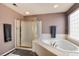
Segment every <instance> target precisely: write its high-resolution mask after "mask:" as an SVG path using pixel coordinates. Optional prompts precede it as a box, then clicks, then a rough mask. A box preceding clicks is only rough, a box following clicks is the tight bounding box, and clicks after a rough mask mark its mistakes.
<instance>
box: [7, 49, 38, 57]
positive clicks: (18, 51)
mask: <svg viewBox="0 0 79 59" xmlns="http://www.w3.org/2000/svg"><path fill="white" fill-rule="evenodd" d="M6 56H37V54H36V53H34V52H32V51H30V50H23V49H15V50H14V51H13V52H11V53H9V54H8V55H6Z"/></svg>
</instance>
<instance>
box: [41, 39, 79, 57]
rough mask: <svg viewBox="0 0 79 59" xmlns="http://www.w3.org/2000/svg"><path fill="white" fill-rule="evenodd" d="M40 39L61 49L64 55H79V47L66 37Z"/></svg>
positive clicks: (50, 45)
mask: <svg viewBox="0 0 79 59" xmlns="http://www.w3.org/2000/svg"><path fill="white" fill-rule="evenodd" d="M40 41H41V42H42V43H44V44H46V45H47V46H49V47H51V48H54V49H56V50H58V51H60V52H61V53H63V54H62V55H63V56H79V47H78V46H77V45H75V44H73V43H72V42H70V41H68V40H66V39H41V40H40Z"/></svg>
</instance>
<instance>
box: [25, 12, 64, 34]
mask: <svg viewBox="0 0 79 59" xmlns="http://www.w3.org/2000/svg"><path fill="white" fill-rule="evenodd" d="M35 17H36V18H35ZM28 19H29V20H31V19H32V20H33V19H39V20H41V21H42V33H50V26H51V25H56V26H57V34H64V33H65V15H64V14H61V13H60V14H44V15H36V16H27V17H25V20H28Z"/></svg>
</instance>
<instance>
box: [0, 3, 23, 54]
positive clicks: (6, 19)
mask: <svg viewBox="0 0 79 59" xmlns="http://www.w3.org/2000/svg"><path fill="white" fill-rule="evenodd" d="M17 18H19V19H20V18H22V16H21V15H20V14H17V13H16V12H15V11H13V10H11V9H10V8H8V7H6V6H4V5H2V4H0V55H2V54H3V53H5V52H7V51H9V50H11V49H13V48H14V47H15V19H17ZM5 23H7V24H11V25H12V41H10V42H6V43H5V42H4V34H3V24H5Z"/></svg>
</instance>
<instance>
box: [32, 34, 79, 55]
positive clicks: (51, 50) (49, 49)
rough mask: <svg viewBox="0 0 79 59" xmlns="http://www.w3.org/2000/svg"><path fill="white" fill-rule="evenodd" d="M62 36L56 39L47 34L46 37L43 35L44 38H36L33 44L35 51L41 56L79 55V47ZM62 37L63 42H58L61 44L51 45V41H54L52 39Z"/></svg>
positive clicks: (59, 38)
mask: <svg viewBox="0 0 79 59" xmlns="http://www.w3.org/2000/svg"><path fill="white" fill-rule="evenodd" d="M60 36H61V35H60ZM60 36H58V37H57V38H55V39H50V38H48V37H47V36H46V37H45V36H43V38H41V39H39V40H34V41H33V46H32V50H33V52H36V53H37V54H38V55H40V56H78V55H79V49H78V48H79V47H78V46H77V45H75V44H74V43H72V42H70V41H68V40H66V39H65V37H60ZM61 39H62V40H63V41H62V42H57V44H58V45H60V46H58V47H54V46H51V44H50V42H52V41H51V40H54V41H56V40H61ZM46 40H47V41H46ZM61 43H62V44H61ZM66 43H67V44H66ZM64 44H65V45H64ZM63 46H64V47H63ZM60 47H61V48H60ZM68 49H69V50H68Z"/></svg>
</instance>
